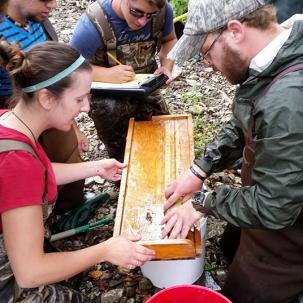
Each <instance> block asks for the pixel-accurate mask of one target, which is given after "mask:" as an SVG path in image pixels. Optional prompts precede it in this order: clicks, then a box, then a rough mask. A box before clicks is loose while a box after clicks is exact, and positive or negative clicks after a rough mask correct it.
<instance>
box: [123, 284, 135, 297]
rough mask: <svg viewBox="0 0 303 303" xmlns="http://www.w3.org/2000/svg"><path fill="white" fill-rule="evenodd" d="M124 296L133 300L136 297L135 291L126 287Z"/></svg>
mask: <svg viewBox="0 0 303 303" xmlns="http://www.w3.org/2000/svg"><path fill="white" fill-rule="evenodd" d="M125 295H126V297H128V298H133V297H134V296H135V295H136V289H135V288H134V287H126V288H125Z"/></svg>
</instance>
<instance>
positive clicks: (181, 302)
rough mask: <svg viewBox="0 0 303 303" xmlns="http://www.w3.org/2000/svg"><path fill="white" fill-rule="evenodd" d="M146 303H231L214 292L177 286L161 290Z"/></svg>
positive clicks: (189, 286) (195, 287) (192, 286)
mask: <svg viewBox="0 0 303 303" xmlns="http://www.w3.org/2000/svg"><path fill="white" fill-rule="evenodd" d="M146 303H232V302H231V301H230V300H228V299H227V298H225V297H224V296H222V295H221V294H219V293H218V292H216V291H213V290H211V289H209V288H207V287H203V286H198V285H179V286H173V287H169V288H166V289H163V290H161V291H159V292H158V293H156V294H155V295H153V296H152V297H151V298H149V299H148V300H147V302H146Z"/></svg>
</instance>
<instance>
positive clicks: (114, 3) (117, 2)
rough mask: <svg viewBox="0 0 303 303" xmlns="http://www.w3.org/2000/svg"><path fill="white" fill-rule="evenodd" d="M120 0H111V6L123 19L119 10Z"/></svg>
mask: <svg viewBox="0 0 303 303" xmlns="http://www.w3.org/2000/svg"><path fill="white" fill-rule="evenodd" d="M121 1H123V0H113V1H112V8H113V10H114V12H115V13H116V14H117V15H118V16H119V17H120V18H121V19H123V20H124V19H125V18H124V16H123V13H122V10H121Z"/></svg>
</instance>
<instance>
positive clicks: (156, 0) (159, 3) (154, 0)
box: [147, 0, 166, 9]
mask: <svg viewBox="0 0 303 303" xmlns="http://www.w3.org/2000/svg"><path fill="white" fill-rule="evenodd" d="M147 2H148V3H149V4H151V5H154V6H156V7H157V8H158V9H161V8H163V7H164V5H165V4H166V0H147Z"/></svg>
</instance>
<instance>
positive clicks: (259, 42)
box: [247, 24, 284, 60]
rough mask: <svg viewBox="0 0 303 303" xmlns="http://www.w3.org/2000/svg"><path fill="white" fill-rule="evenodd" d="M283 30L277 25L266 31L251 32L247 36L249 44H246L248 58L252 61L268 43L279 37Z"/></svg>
mask: <svg viewBox="0 0 303 303" xmlns="http://www.w3.org/2000/svg"><path fill="white" fill-rule="evenodd" d="M283 31H284V29H283V28H282V27H281V26H279V25H278V24H277V25H275V26H273V27H272V28H271V29H268V30H266V31H260V30H252V32H251V33H250V34H249V36H250V42H249V43H248V44H247V53H248V54H249V55H248V57H249V58H250V60H252V59H253V58H254V57H255V56H256V55H257V54H258V53H259V52H260V51H262V50H263V49H264V48H265V47H266V46H267V45H268V44H269V43H271V42H272V41H273V40H274V39H275V38H276V37H277V36H279V35H280V34H281V33H282V32H283Z"/></svg>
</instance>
